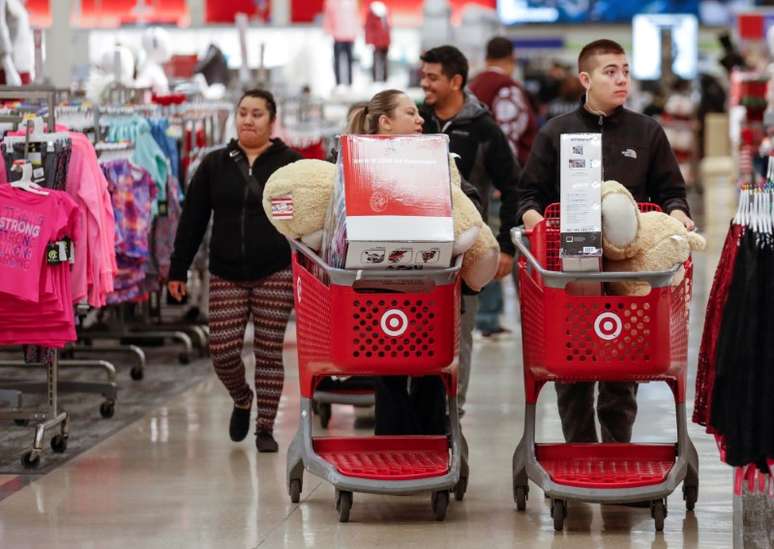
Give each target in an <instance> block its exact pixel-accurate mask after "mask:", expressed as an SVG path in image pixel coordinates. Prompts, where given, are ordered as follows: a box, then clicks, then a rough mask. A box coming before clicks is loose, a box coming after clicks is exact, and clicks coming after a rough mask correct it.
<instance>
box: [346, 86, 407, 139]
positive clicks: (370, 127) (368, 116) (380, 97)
mask: <svg viewBox="0 0 774 549" xmlns="http://www.w3.org/2000/svg"><path fill="white" fill-rule="evenodd" d="M401 95H404V92H402V91H400V90H384V91H380V92H379V93H377V94H376V95H374V96H373V97H372V98H371V100H370V101H369V102H368V103H366V104H364V105H360V106H358V107H355V108H353V109H352V111H351V112H350V114H349V117H348V119H349V123H348V124H347V133H349V134H371V135H373V134H377V133H379V117H380V116H382V115H385V116H387V117H388V118H392V114H393V113H394V112H395V109H396V107H397V106H398V98H399V97H400V96H401Z"/></svg>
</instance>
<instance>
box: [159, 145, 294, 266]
mask: <svg viewBox="0 0 774 549" xmlns="http://www.w3.org/2000/svg"><path fill="white" fill-rule="evenodd" d="M300 158H301V155H299V154H298V153H297V152H295V151H292V150H291V149H289V148H288V146H287V145H285V143H283V142H282V141H281V140H280V139H272V144H271V146H270V147H269V148H268V149H267V150H266V151H265V152H264V153H263V154H261V156H259V157H258V158H256V159H255V162H253V165H252V166H251V167H248V166H247V157H246V155H245V153H244V151H243V150H242V149H241V148H240V147H239V145H238V144H237V141H236V140H231V142H230V143H229V144H228V146H227V147H225V148H223V149H218V150H217V151H213V152H212V153H210V154H208V155H207V156H206V157H205V158H204V160H203V161H202V163H201V165H200V166H199V169H197V170H196V173H195V174H194V176H193V179H192V180H191V184H190V186H189V187H188V192H187V193H186V197H185V202H184V203H183V214H182V216H181V218H180V224H179V225H178V227H177V235H176V236H175V249H174V251H173V252H172V266H171V269H170V275H169V278H170V280H183V281H184V280H186V278H187V277H186V275H187V271H188V268H189V267H190V266H191V262H192V261H193V258H194V255H196V251H197V250H198V249H199V245H200V244H201V241H202V238H203V237H204V233H205V232H206V230H207V224H208V222H209V220H210V215H211V214H213V213H214V218H213V223H212V239H211V240H210V272H211V273H212V274H214V275H216V276H219V277H221V278H223V279H226V280H231V281H247V280H258V279H260V278H264V277H266V276H269V275H271V274H274V273H276V272H277V271H281V270H282V269H285V268H286V267H287V266H288V265H289V264H290V248H289V246H288V243H287V241H286V240H285V237H284V236H282V235H281V234H280V233H278V232H277V230H276V229H275V228H274V226H273V225H272V224H271V222H270V221H269V219H268V218H267V217H266V213H265V212H264V210H263V206H262V205H261V201H262V196H263V187H264V185H265V184H266V181H267V180H268V179H269V176H271V174H272V173H274V172H275V171H276V170H278V169H279V168H281V167H282V166H285V165H287V164H290V163H292V162H295V161H296V160H299V159H300ZM240 165H241V166H242V168H240ZM247 172H252V177H253V179H254V181H252V182H251V183H250V184H248V181H247V177H249V176H248V175H247Z"/></svg>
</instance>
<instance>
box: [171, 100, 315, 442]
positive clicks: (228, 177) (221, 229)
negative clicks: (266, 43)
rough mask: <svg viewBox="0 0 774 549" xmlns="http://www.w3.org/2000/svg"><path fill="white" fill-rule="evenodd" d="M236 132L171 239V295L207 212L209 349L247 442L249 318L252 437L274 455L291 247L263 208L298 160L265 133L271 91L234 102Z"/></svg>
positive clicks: (235, 432) (208, 165) (236, 428)
mask: <svg viewBox="0 0 774 549" xmlns="http://www.w3.org/2000/svg"><path fill="white" fill-rule="evenodd" d="M236 114H237V116H236V127H237V134H238V137H239V138H238V139H236V140H231V142H230V143H229V144H228V146H227V147H225V148H224V149H219V150H217V151H214V152H213V153H211V154H209V155H208V156H207V157H205V159H204V160H203V161H202V164H201V166H200V167H199V169H198V170H197V171H196V174H195V175H194V177H193V179H192V181H191V185H190V187H189V189H188V193H187V194H186V198H185V203H184V204H183V214H182V217H181V219H180V224H179V226H178V229H177V235H176V237H175V249H174V252H173V254H172V266H171V270H170V277H169V278H170V281H169V284H168V289H169V293H170V294H171V295H172V296H173V297H174V298H175V299H177V300H180V299H182V298H183V296H184V295H185V294H186V291H187V289H186V283H185V280H186V279H187V271H188V268H189V267H190V266H191V261H193V258H194V255H195V254H196V251H197V250H198V248H199V245H200V244H201V241H202V237H203V236H204V233H205V231H206V230H207V225H208V223H209V220H210V215H213V216H214V217H213V224H212V239H211V241H210V273H211V274H212V276H211V278H210V311H209V318H210V354H211V356H212V363H213V366H214V367H215V373H216V374H217V375H218V377H219V378H220V380H221V382H223V385H225V386H226V389H227V390H228V392H229V394H230V395H231V398H232V399H233V400H234V409H233V411H232V413H231V423H230V428H229V433H230V435H231V439H232V440H234V441H240V440H243V439H244V438H245V437H246V436H247V433H248V431H249V430H250V408H251V406H252V403H253V400H254V398H253V397H254V395H253V391H252V389H251V388H250V385H249V384H248V383H247V382H246V380H245V365H244V363H243V362H242V357H241V355H242V345H243V341H244V333H245V328H246V326H247V321H248V319H249V317H250V316H251V315H252V318H253V325H254V328H255V339H254V352H255V363H256V364H255V393H256V394H255V401H256V408H257V419H256V430H255V434H256V439H255V444H256V447H257V448H258V451H260V452H276V451H277V449H278V447H277V442H276V441H275V440H274V438H273V436H272V431H273V428H274V418H275V417H276V415H277V406H278V405H279V399H280V396H281V395H282V385H283V381H284V369H283V364H282V342H283V339H284V334H285V328H286V326H287V322H288V317H289V315H290V310H291V309H292V307H293V283H292V276H291V272H290V267H289V265H290V249H289V247H288V244H287V241H286V240H285V238H284V237H283V236H281V235H280V234H279V233H278V232H277V231H276V230H275V229H274V226H273V225H272V224H271V223H270V222H269V220H268V218H267V217H266V214H265V212H264V210H263V207H262V205H261V199H262V195H263V187H264V185H265V184H266V180H267V179H268V178H269V176H270V175H271V174H272V173H274V171H275V170H277V169H279V168H281V167H282V166H285V165H287V164H290V163H292V162H295V161H296V160H299V159H300V158H301V157H300V155H299V154H298V153H296V152H294V151H291V150H290V149H289V148H288V147H287V145H285V143H283V142H282V141H281V140H280V139H271V134H272V130H273V128H274V121H275V118H276V115H277V106H276V103H275V101H274V97H273V96H272V95H271V93H269V92H267V91H263V90H250V91H248V92H245V94H244V95H243V96H242V98H241V99H240V100H239V103H238V104H237V113H236Z"/></svg>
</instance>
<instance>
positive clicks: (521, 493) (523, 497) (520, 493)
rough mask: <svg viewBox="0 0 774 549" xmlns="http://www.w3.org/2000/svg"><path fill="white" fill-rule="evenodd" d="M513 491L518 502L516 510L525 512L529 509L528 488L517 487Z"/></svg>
mask: <svg viewBox="0 0 774 549" xmlns="http://www.w3.org/2000/svg"><path fill="white" fill-rule="evenodd" d="M513 490H514V491H513V499H514V500H516V510H517V511H525V510H526V509H527V493H528V492H527V490H528V489H527V487H526V486H516V487H515V488H514V489H513Z"/></svg>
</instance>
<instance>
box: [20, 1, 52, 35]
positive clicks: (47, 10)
mask: <svg viewBox="0 0 774 549" xmlns="http://www.w3.org/2000/svg"><path fill="white" fill-rule="evenodd" d="M26 6H27V11H28V12H29V14H30V24H31V25H32V26H33V27H35V28H43V27H50V26H51V4H50V0H27V3H26Z"/></svg>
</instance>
